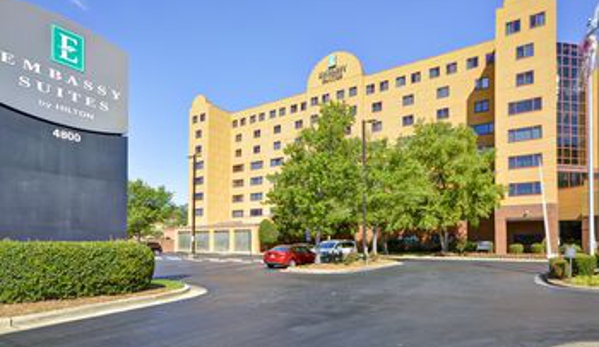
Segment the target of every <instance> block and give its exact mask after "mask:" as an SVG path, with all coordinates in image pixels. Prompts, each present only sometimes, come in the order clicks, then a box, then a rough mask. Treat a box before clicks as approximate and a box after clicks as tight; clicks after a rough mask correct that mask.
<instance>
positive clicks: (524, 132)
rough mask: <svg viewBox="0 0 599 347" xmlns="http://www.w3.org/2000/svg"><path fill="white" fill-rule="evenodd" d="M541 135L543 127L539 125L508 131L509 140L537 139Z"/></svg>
mask: <svg viewBox="0 0 599 347" xmlns="http://www.w3.org/2000/svg"><path fill="white" fill-rule="evenodd" d="M542 137H543V128H542V127H541V126H540V125H537V126H533V127H526V128H519V129H512V130H509V131H508V141H509V142H521V141H530V140H537V139H540V138H542Z"/></svg>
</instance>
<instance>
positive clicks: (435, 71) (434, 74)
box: [428, 67, 441, 79]
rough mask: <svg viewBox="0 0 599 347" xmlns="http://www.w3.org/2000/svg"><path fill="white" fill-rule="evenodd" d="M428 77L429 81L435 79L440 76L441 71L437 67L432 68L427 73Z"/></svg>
mask: <svg viewBox="0 0 599 347" xmlns="http://www.w3.org/2000/svg"><path fill="white" fill-rule="evenodd" d="M428 76H429V78H430V79H433V78H437V77H439V76H441V69H440V68H439V67H434V68H432V69H430V70H429V71H428Z"/></svg>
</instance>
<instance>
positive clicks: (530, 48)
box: [516, 43, 535, 59]
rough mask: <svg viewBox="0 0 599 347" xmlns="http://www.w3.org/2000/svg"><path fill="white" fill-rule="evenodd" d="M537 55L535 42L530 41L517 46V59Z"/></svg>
mask: <svg viewBox="0 0 599 347" xmlns="http://www.w3.org/2000/svg"><path fill="white" fill-rule="evenodd" d="M534 55H535V44H534V43H529V44H526V45H522V46H518V47H517V48H516V59H524V58H529V57H533V56H534Z"/></svg>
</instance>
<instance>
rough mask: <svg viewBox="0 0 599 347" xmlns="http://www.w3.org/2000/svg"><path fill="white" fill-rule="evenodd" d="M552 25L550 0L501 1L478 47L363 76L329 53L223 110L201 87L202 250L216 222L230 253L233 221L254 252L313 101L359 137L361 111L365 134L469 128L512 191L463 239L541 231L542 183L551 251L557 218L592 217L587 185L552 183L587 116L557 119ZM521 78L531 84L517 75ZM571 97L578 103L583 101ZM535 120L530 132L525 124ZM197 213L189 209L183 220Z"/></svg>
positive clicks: (192, 127)
mask: <svg viewBox="0 0 599 347" xmlns="http://www.w3.org/2000/svg"><path fill="white" fill-rule="evenodd" d="M516 23H518V24H516ZM557 25H558V24H557V5H556V0H505V2H504V5H503V7H502V8H499V9H498V10H497V13H496V33H495V38H493V39H492V40H489V41H487V42H483V43H481V44H478V45H474V46H470V47H467V48H464V49H460V50H457V51H454V52H450V53H447V54H443V55H440V56H437V57H433V58H429V59H425V60H421V61H418V62H414V63H412V64H407V65H403V66H398V67H395V68H392V69H389V70H385V71H381V72H378V73H374V74H369V75H367V74H365V73H364V69H363V67H362V64H361V62H360V61H359V60H358V59H357V58H356V57H355V56H354V55H352V54H351V53H348V52H334V53H332V54H330V55H329V56H327V57H325V58H323V59H322V60H321V61H319V62H317V63H316V66H315V67H314V69H313V71H312V73H311V74H310V76H308V82H307V85H306V90H305V92H304V93H302V94H299V95H294V96H291V97H288V98H285V99H281V100H277V101H274V102H271V103H267V104H262V105H258V106H256V107H252V108H249V109H246V110H242V111H236V112H227V111H224V110H223V109H222V108H219V107H218V106H216V105H214V104H212V103H211V102H210V101H209V100H208V99H207V98H206V97H205V96H198V97H197V98H196V99H195V100H194V101H193V103H192V106H191V109H190V112H189V139H190V141H189V153H196V158H197V161H198V165H196V167H195V168H194V167H193V165H192V164H191V162H192V161H190V168H189V176H190V204H189V205H190V206H193V205H194V204H193V201H192V199H195V207H196V209H195V218H196V219H195V222H196V225H197V228H196V229H197V230H198V231H200V230H202V231H206V232H208V235H210V237H209V240H210V241H209V243H208V244H209V245H208V246H207V248H206V249H205V251H207V252H213V251H217V250H215V247H214V240H213V238H214V233H215V232H217V231H219V230H220V231H222V232H224V231H227V232H228V233H230V239H229V246H230V247H229V248H228V249H227V251H241V249H236V248H235V246H234V245H235V235H234V233H235V230H249V231H250V232H251V240H252V241H251V242H250V243H251V245H252V246H251V250H252V252H257V251H258V250H259V240H258V235H257V225H258V224H259V223H260V221H262V220H263V219H265V218H268V217H269V215H270V207H269V206H268V205H266V204H265V201H266V193H267V192H268V191H269V189H270V188H271V184H270V182H268V180H267V176H268V175H269V174H272V173H274V172H276V171H277V170H278V169H279V164H280V161H281V160H284V155H283V148H284V146H285V145H286V144H288V143H290V142H292V141H294V140H295V138H296V137H297V136H298V134H299V132H300V131H301V130H302V129H303V128H305V127H310V126H312V125H313V124H314V122H315V121H316V120H317V117H318V113H319V108H320V106H321V105H322V104H323V103H326V102H328V101H340V102H345V103H347V104H348V105H350V106H352V107H355V108H356V122H355V124H356V125H354V128H353V129H352V131H351V135H350V136H358V135H359V129H358V125H359V124H360V123H361V121H362V120H363V119H375V120H377V121H379V122H380V123H378V124H375V125H373V127H372V128H371V129H369V131H368V136H369V137H371V138H389V139H396V138H398V137H400V136H407V135H410V134H411V133H412V132H413V124H414V123H416V122H418V121H425V122H437V121H444V122H450V123H452V124H467V125H469V126H472V127H473V128H474V129H475V130H476V131H477V133H479V143H480V146H481V148H483V147H493V148H495V150H496V153H497V158H496V162H495V167H496V171H497V175H496V179H497V182H498V183H500V184H502V185H504V186H505V187H506V189H507V190H508V193H507V194H506V197H505V199H504V200H503V201H502V203H501V207H500V208H499V209H498V210H497V211H496V213H495V214H494V216H493V218H492V220H490V221H486V222H483V223H482V225H481V226H480V227H479V228H476V229H475V228H470V230H469V237H470V238H472V239H474V240H481V239H489V241H494V242H495V247H496V251H497V252H498V253H505V252H506V251H507V247H508V244H509V243H510V242H516V241H518V240H521V239H522V238H524V239H526V238H527V237H528V236H527V235H529V234H538V233H539V225H540V230H541V232H540V233H542V232H543V230H544V229H543V225H542V223H541V224H538V223H539V222H542V220H543V216H544V212H545V210H543V208H542V204H541V203H542V195H541V194H540V191H539V189H538V188H539V187H542V188H543V189H544V196H545V201H546V203H547V209H546V213H547V217H548V219H549V229H550V232H551V235H552V236H551V239H552V245H553V247H554V248H555V247H556V245H557V242H558V238H559V235H560V233H559V229H560V221H566V220H567V221H574V222H576V223H578V222H579V223H581V224H582V221H583V220H584V219H585V216H586V214H587V213H586V210H585V207H584V205H585V199H583V198H582V197H581V194H584V190H583V189H584V187H583V186H582V185H580V184H578V185H575V186H572V185H571V184H570V183H568V184H564V187H562V188H560V186H559V181H560V180H559V177H558V176H559V175H560V174H559V172H562V171H563V172H582V171H584V165H585V164H584V163H581V162H576V163H575V164H563V163H562V164H560V163H559V161H560V160H559V159H558V158H559V157H560V155H562V154H560V153H562V152H560V153H558V141H559V137H560V135H559V131H558V130H559V129H562V132H563V131H564V130H563V129H564V127H567V128H568V129H569V130H568V131H570V133H569V134H570V135H569V136H571V137H574V138H575V139H577V141H579V143H577V144H576V145H575V146H574V147H575V150H576V153H581V152H579V151H578V150H582V149H581V148H580V146H581V144H584V143H585V141H584V138H582V139H580V136H578V135H577V133H574V134H573V133H572V130H571V129H572V128H575V129H576V130H575V131H576V132H580V135H581V136H582V137H584V136H583V134H584V131H585V130H584V123H585V122H584V119H582V120H580V119H579V118H580V117H578V118H577V119H578V120H577V122H578V123H580V124H578V123H577V124H566V125H563V124H561V123H563V120H562V121H561V123H560V121H558V114H560V118H559V119H565V118H564V117H562V116H561V113H560V112H562V111H560V109H558V107H564V106H563V105H562V104H561V103H560V100H558V98H559V95H560V94H559V93H558V91H559V90H560V88H562V85H561V84H560V74H561V73H562V72H560V71H561V70H560V66H559V63H558V40H557ZM472 29H473V30H476V28H472ZM516 29H517V30H516ZM510 30H511V31H513V32H511V33H510V32H508V31H510ZM531 46H532V47H533V48H532V52H531V49H530V47H531ZM560 47H561V46H560ZM527 48H528V49H527ZM573 49H574V48H572V45H569V46H564V48H559V50H560V52H562V51H563V52H566V51H567V54H575V53H572V52H571V51H572V50H573ZM520 53H523V54H520ZM381 54H384V50H383V49H382V50H381ZM519 54H520V55H519ZM560 54H562V53H560ZM564 54H566V53H564ZM560 59H561V58H560ZM559 61H561V60H559ZM563 61H565V60H563ZM526 73H528V74H526ZM519 74H521V76H518V75H519ZM524 74H526V76H524ZM531 74H532V81H531ZM520 77H522V79H523V81H525V82H526V83H517V82H518V81H519V80H520ZM562 83H563V82H562ZM477 86H478V87H477ZM595 90H597V89H595ZM579 99H584V95H579ZM597 99H599V98H596V100H597ZM538 100H540V102H539V101H538ZM527 101H530V102H529V103H527ZM581 102H582V101H581ZM515 103H518V104H515ZM573 103H574V104H576V108H577V109H578V107H579V106H581V105H579V101H573ZM539 104H540V105H539ZM558 105H562V106H558ZM529 106H530V107H529ZM539 106H540V107H539ZM595 109H597V106H596V108H595ZM510 110H513V112H510ZM516 111H517V112H516ZM568 112H571V111H568ZM578 113H579V115H582V114H584V110H579V111H578ZM410 117H411V118H410ZM571 118H572V117H568V119H571ZM558 123H559V124H558ZM533 128H534V129H535V131H536V132H531V133H534V134H537V136H532V135H530V134H528V133H526V131H525V130H526V129H533ZM522 129H524V130H522ZM516 130H518V131H520V130H522V132H517V133H514V131H516ZM539 133H542V135H541V136H538V135H539ZM527 134H528V135H527ZM572 134H573V135H572ZM529 135H530V136H532V138H527V136H529ZM522 136H523V137H524V138H525V140H522ZM514 138H517V139H518V140H514ZM560 143H562V142H560ZM569 143H570V142H569ZM567 150H568V152H567V153H571V151H570V150H569V149H567ZM563 153H566V152H563ZM530 155H534V156H540V158H542V163H543V165H542V170H540V169H539V167H538V165H533V166H526V165H524V166H523V167H518V168H514V167H510V165H509V163H510V160H514V161H518V158H516V159H514V158H513V157H516V156H530ZM510 158H511V159H510ZM568 160H570V159H568ZM575 160H578V159H575ZM561 161H564V160H561ZM523 162H526V160H523ZM596 162H597V161H596ZM200 163H201V164H200ZM194 170H195V174H194ZM541 174H542V176H543V181H542V182H541V179H540V177H541ZM577 175H578V174H577ZM193 177H195V178H196V181H195V183H193ZM568 177H569V176H568ZM200 178H201V179H200ZM194 185H195V190H194ZM565 186H568V187H565ZM194 193H195V194H194ZM562 206H563V212H562ZM192 214H193V211H191V210H190V216H189V218H190V221H191V218H193V215H192ZM475 233H478V234H475ZM219 237H221V239H220V242H221V245H220V251H222V250H223V247H222V243H223V242H224V241H223V238H222V235H221V236H219ZM238 248H239V247H238ZM248 251H249V250H248Z"/></svg>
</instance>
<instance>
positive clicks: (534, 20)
mask: <svg viewBox="0 0 599 347" xmlns="http://www.w3.org/2000/svg"><path fill="white" fill-rule="evenodd" d="M544 25H545V12H541V13H537V14H533V15H532V16H530V28H531V29H534V28H538V27H542V26H544Z"/></svg>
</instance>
